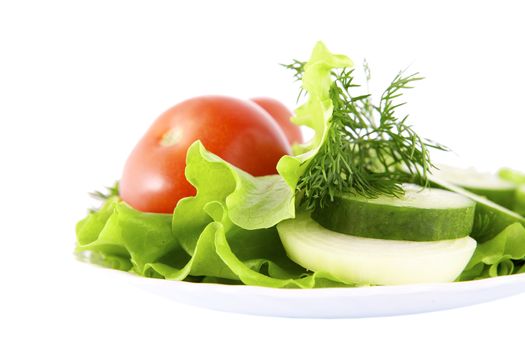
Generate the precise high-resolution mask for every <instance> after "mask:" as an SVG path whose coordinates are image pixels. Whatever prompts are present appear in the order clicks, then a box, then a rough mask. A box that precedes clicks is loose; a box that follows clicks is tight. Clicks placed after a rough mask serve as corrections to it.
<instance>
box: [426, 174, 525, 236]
mask: <svg viewBox="0 0 525 350" xmlns="http://www.w3.org/2000/svg"><path fill="white" fill-rule="evenodd" d="M428 179H429V181H430V182H432V183H433V184H435V185H436V186H438V187H441V188H444V189H446V190H448V191H452V192H456V193H458V194H460V195H462V196H465V197H467V198H469V199H471V200H473V201H474V202H476V214H475V219H474V227H473V229H472V233H471V236H472V237H473V238H475V239H476V240H477V241H478V242H485V241H487V240H490V239H491V238H493V237H494V236H496V235H497V234H499V233H500V232H501V231H503V230H504V229H505V228H506V227H507V226H509V225H512V224H513V223H516V222H517V223H521V224H525V218H524V217H523V216H521V215H519V214H518V213H515V212H513V211H511V210H509V209H507V208H505V207H503V206H501V205H499V204H497V203H494V202H491V201H489V200H488V199H486V198H484V197H481V196H479V195H476V194H474V193H472V192H469V191H467V190H465V189H463V188H462V187H459V186H457V185H454V184H451V183H450V182H447V181H445V180H443V179H440V178H439V177H436V176H434V175H429V176H428Z"/></svg>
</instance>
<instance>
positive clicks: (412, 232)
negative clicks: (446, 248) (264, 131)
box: [312, 184, 476, 241]
mask: <svg viewBox="0 0 525 350" xmlns="http://www.w3.org/2000/svg"><path fill="white" fill-rule="evenodd" d="M403 188H404V190H405V195H404V196H403V197H401V198H396V197H387V196H379V197H377V198H373V199H368V198H365V197H361V196H356V195H351V194H345V195H341V196H339V197H336V198H334V201H333V202H331V203H330V204H329V205H327V206H326V207H324V208H319V209H317V210H316V211H315V212H314V213H313V214H312V218H313V219H314V220H315V221H317V222H318V223H319V224H321V225H322V226H323V227H325V228H327V229H329V230H332V231H336V232H340V233H346V234H350V235H354V236H361V237H369V238H379V239H392V240H406V241H440V240H447V239H456V238H461V237H465V236H468V235H469V234H470V232H471V231H472V226H473V223H474V212H475V205H476V204H475V203H474V202H473V201H471V200H470V199H468V198H465V197H463V196H460V195H458V194H456V193H453V192H449V191H444V190H440V189H436V188H427V189H423V188H422V187H419V186H417V185H413V184H404V185H403Z"/></svg>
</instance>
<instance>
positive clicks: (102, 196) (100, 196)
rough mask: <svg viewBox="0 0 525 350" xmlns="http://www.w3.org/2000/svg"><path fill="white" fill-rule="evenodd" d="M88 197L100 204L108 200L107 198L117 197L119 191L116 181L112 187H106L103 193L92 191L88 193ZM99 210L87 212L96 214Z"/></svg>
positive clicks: (91, 209) (92, 209)
mask: <svg viewBox="0 0 525 350" xmlns="http://www.w3.org/2000/svg"><path fill="white" fill-rule="evenodd" d="M89 195H90V196H91V197H92V198H94V199H96V200H98V201H100V202H105V201H106V200H108V199H109V198H111V197H114V196H118V195H119V191H118V181H117V182H115V184H113V186H106V187H105V190H104V191H93V192H90V193H89ZM98 209H99V208H90V209H89V211H90V212H91V213H94V212H97V211H98Z"/></svg>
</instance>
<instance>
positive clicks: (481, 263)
mask: <svg viewBox="0 0 525 350" xmlns="http://www.w3.org/2000/svg"><path fill="white" fill-rule="evenodd" d="M524 259H525V228H524V227H523V225H522V224H520V223H514V224H512V225H509V226H508V227H507V228H505V229H504V230H503V231H501V232H500V233H499V234H497V235H496V236H495V237H494V238H492V239H490V240H488V241H486V242H484V243H481V244H478V246H477V248H476V251H475V252H474V255H473V256H472V259H471V260H470V262H469V263H468V265H467V267H466V268H465V270H464V272H463V273H462V275H461V276H460V278H459V279H460V280H463V281H466V280H473V279H480V278H487V277H496V276H504V275H510V274H513V273H521V272H523V268H522V266H523V263H524Z"/></svg>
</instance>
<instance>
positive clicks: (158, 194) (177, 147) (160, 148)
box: [119, 96, 290, 213]
mask: <svg viewBox="0 0 525 350" xmlns="http://www.w3.org/2000/svg"><path fill="white" fill-rule="evenodd" d="M196 140H201V142H202V143H203V145H204V147H206V149H207V150H209V151H210V152H212V153H215V154H216V155H218V156H219V157H221V158H223V159H224V160H226V161H228V162H230V163H231V164H233V165H235V166H237V167H238V168H240V169H243V170H245V171H247V172H248V173H250V174H252V175H254V176H262V175H270V174H275V173H276V172H277V171H276V169H275V166H276V164H277V161H278V160H279V158H281V156H283V155H285V154H289V153H290V146H289V144H288V142H287V140H286V137H285V135H284V133H283V132H282V130H281V129H280V128H279V125H278V124H277V123H276V122H275V121H274V120H273V119H272V118H271V117H270V116H269V115H268V113H265V112H264V111H263V110H261V109H260V108H259V107H257V106H255V105H254V104H253V103H251V102H250V101H243V100H239V99H236V98H232V97H224V96H203V97H196V98H192V99H189V100H186V101H184V102H182V103H180V104H178V105H176V106H174V107H172V108H171V109H169V110H168V111H166V112H165V113H164V114H162V115H161V116H160V117H159V118H158V119H157V120H156V121H155V122H154V123H153V125H152V126H151V127H150V128H149V130H148V131H147V132H146V134H145V135H144V137H143V138H142V139H141V140H140V141H139V143H138V144H137V146H136V147H135V149H134V150H133V152H132V153H131V155H130V156H129V158H128V160H127V162H126V165H125V167H124V172H123V175H122V178H121V180H120V187H119V189H120V195H121V197H122V199H123V200H124V201H125V202H126V203H128V204H129V205H131V206H132V207H134V208H135V209H137V210H141V211H145V212H154V213H172V212H173V209H174V208H175V206H176V205H177V202H178V201H179V200H180V199H181V198H184V197H188V196H192V195H194V194H195V189H194V188H193V186H192V185H190V183H189V182H188V181H187V180H186V178H185V177H184V168H185V166H186V151H187V149H188V147H189V146H190V145H191V144H192V143H193V142H194V141H196Z"/></svg>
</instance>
